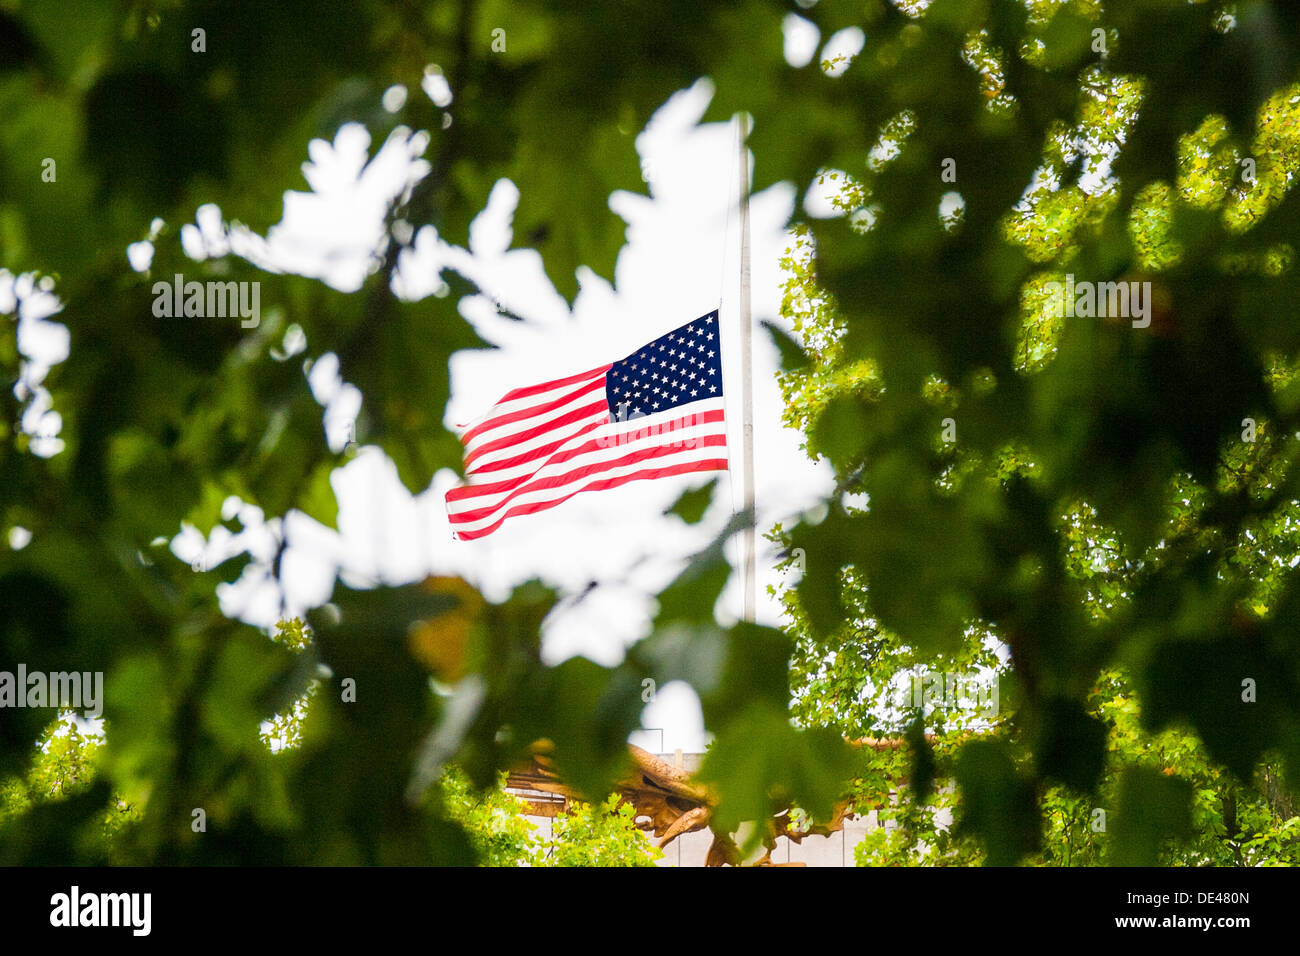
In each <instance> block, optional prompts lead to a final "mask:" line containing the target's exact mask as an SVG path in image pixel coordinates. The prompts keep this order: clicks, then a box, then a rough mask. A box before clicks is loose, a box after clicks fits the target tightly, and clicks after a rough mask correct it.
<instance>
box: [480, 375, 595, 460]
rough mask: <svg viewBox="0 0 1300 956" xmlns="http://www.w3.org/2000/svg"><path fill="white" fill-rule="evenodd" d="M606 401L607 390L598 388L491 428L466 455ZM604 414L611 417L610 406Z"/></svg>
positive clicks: (497, 454) (499, 452)
mask: <svg viewBox="0 0 1300 956" xmlns="http://www.w3.org/2000/svg"><path fill="white" fill-rule="evenodd" d="M604 401H605V390H604V389H603V388H598V389H595V390H593V391H591V392H589V393H588V394H586V395H579V396H578V397H577V398H575V399H573V400H572V401H570V402H566V403H565V404H563V405H560V406H559V407H558V408H553V409H551V410H549V411H545V412H541V413H539V414H537V415H530V416H529V417H527V418H521V419H519V420H518V421H513V422H506V423H505V424H504V425H497V426H496V427H495V428H489V429H487V430H486V431H484V432H482V433H480V434H478V435H475V436H474V437H473V438H472V439H471V440H470V441H469V442H468V443H467V444H466V445H465V454H466V456H469V455H472V454H473V453H474V452H475V451H477V450H478V449H479V448H482V447H483V446H484V445H486V444H487V443H488V442H493V441H497V440H498V439H502V438H509V437H510V436H511V435H518V434H521V433H522V432H526V431H528V429H530V428H536V427H537V426H538V425H544V424H546V422H548V421H554V420H555V419H557V418H562V417H563V416H565V415H567V414H568V413H569V412H572V411H576V410H578V409H579V408H585V407H586V406H588V405H595V404H598V403H603V402H604ZM602 414H604V415H606V416H608V415H609V407H608V405H606V406H605V410H604V411H603V412H602ZM563 427H565V428H568V427H569V426H567V425H565V426H563ZM530 440H531V439H530ZM552 440H553V439H552ZM542 444H545V442H542ZM508 450H509V449H499V450H497V451H493V452H491V454H492V455H496V456H500V455H501V452H502V451H508ZM505 457H507V458H509V457H510V456H509V455H506V456H505ZM471 467H472V468H477V467H478V462H475V463H474V464H473V465H472V466H471Z"/></svg>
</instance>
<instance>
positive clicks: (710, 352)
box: [709, 349, 713, 358]
mask: <svg viewBox="0 0 1300 956" xmlns="http://www.w3.org/2000/svg"><path fill="white" fill-rule="evenodd" d="M709 358H713V349H709Z"/></svg>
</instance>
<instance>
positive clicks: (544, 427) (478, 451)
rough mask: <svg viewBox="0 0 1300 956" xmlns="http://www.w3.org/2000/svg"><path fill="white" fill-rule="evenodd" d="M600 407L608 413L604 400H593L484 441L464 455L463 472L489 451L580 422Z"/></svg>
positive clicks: (467, 472)
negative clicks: (534, 423) (561, 413)
mask: <svg viewBox="0 0 1300 956" xmlns="http://www.w3.org/2000/svg"><path fill="white" fill-rule="evenodd" d="M602 409H604V411H605V413H606V415H608V414H609V404H608V403H607V402H605V401H604V400H601V401H599V402H593V403H592V404H590V405H584V406H583V407H582V408H575V409H574V410H573V411H571V412H565V413H564V414H563V415H560V416H559V417H558V418H548V419H547V420H546V421H544V422H542V423H541V424H540V425H534V426H533V427H532V428H525V429H524V430H523V431H521V432H515V433H514V434H512V435H503V436H501V437H500V438H494V439H492V440H491V441H485V442H484V443H483V444H482V445H480V446H479V447H478V448H475V449H474V450H473V451H472V452H469V453H468V454H466V455H465V473H466V474H469V473H470V471H471V469H470V466H471V465H473V464H474V462H476V461H478V460H479V459H480V458H482V457H483V456H484V455H486V454H487V453H488V452H490V451H499V450H501V449H502V448H510V447H512V446H514V445H518V444H519V443H521V442H526V441H528V440H529V439H532V438H536V437H537V436H538V435H544V434H545V433H546V432H549V431H554V430H555V429H557V428H562V427H563V426H565V425H572V424H573V423H574V422H580V421H582V420H583V419H584V418H590V417H591V416H592V415H595V414H596V413H597V412H599V411H601V410H602ZM602 424H603V423H602ZM569 437H572V436H569Z"/></svg>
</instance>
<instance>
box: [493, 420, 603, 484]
mask: <svg viewBox="0 0 1300 956" xmlns="http://www.w3.org/2000/svg"><path fill="white" fill-rule="evenodd" d="M607 424H608V422H592V423H591V424H590V425H586V426H584V427H582V428H579V429H578V430H577V431H576V432H574V433H573V434H572V435H568V436H567V437H564V438H557V439H556V440H555V441H553V442H548V443H547V444H545V445H538V446H537V447H536V448H530V449H529V450H528V451H525V452H521V453H520V454H518V455H515V456H514V457H513V458H503V459H501V460H500V461H494V462H492V464H490V465H484V466H483V467H482V468H479V469H477V470H475V471H474V472H472V473H468V472H467V474H473V475H474V476H478V475H484V474H489V473H490V472H494V471H505V470H506V469H508V468H514V467H515V466H516V465H522V464H524V463H525V462H529V461H535V460H536V459H538V458H545V457H546V456H547V455H549V454H551V453H552V452H554V451H555V449H557V448H559V447H560V446H561V445H563V444H564V443H565V442H571V441H573V440H574V439H575V438H580V437H581V436H583V435H585V434H587V432H589V431H593V430H595V429H597V428H600V427H601V426H603V425H607ZM541 467H542V466H541V465H538V466H537V468H541ZM537 468H534V469H533V470H532V471H531V472H529V474H534V473H535V472H536V471H537ZM524 477H525V478H527V477H528V475H524Z"/></svg>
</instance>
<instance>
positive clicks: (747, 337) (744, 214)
mask: <svg viewBox="0 0 1300 956" xmlns="http://www.w3.org/2000/svg"><path fill="white" fill-rule="evenodd" d="M737 122H738V123H739V124H740V135H739V136H738V137H737V140H738V142H739V144H740V151H739V152H740V372H741V375H740V390H741V402H742V406H741V407H742V412H741V414H742V418H741V429H742V436H743V444H744V462H745V464H744V469H745V511H746V512H747V513H748V514H749V516H750V521H749V523H748V524H747V525H746V526H745V530H744V532H743V535H744V537H743V543H744V552H745V553H744V575H745V582H744V583H745V604H744V607H745V613H744V617H745V620H746V621H750V622H751V623H752V622H753V620H754V602H755V567H754V521H755V519H756V517H757V516H756V515H755V514H754V367H753V365H754V363H753V350H754V335H753V323H752V321H751V319H750V314H749V310H750V305H749V147H748V145H746V143H745V139H746V138H747V137H748V136H749V122H748V117H747V116H746V114H744V113H741V114H739V115H738V116H737Z"/></svg>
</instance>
